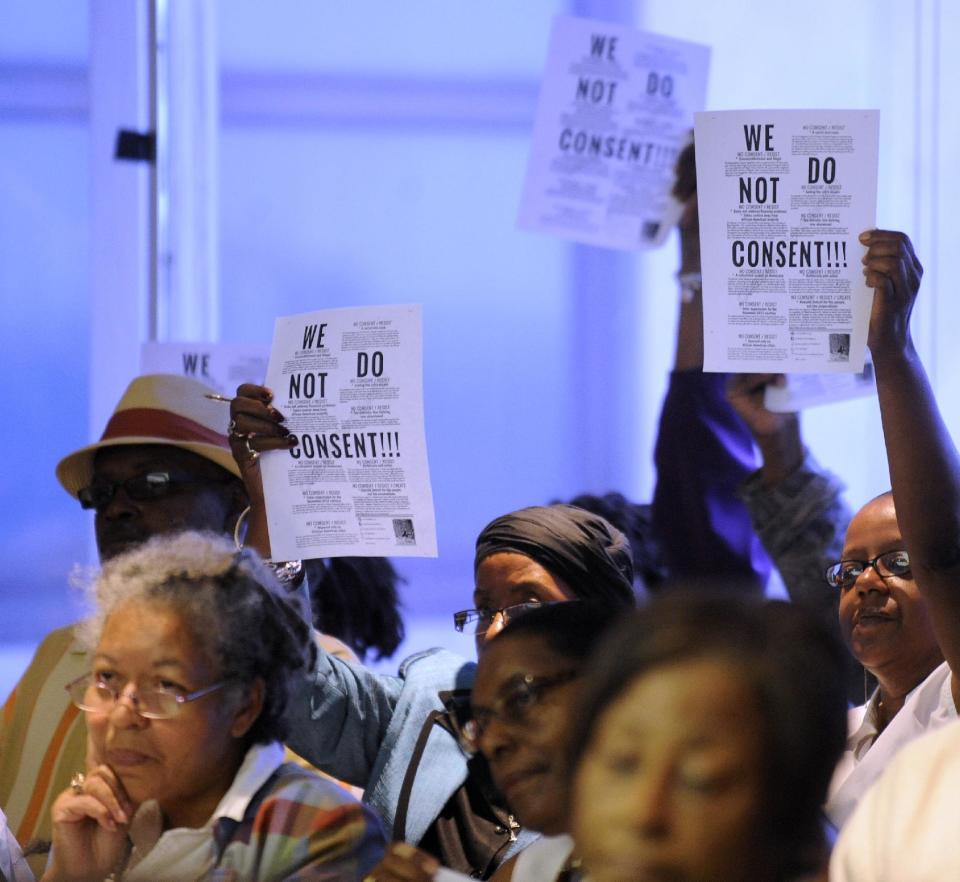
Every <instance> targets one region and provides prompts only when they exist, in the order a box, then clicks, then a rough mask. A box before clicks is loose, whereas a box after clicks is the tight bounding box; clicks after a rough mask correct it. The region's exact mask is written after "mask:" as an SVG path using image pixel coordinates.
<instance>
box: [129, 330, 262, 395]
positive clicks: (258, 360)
mask: <svg viewBox="0 0 960 882" xmlns="http://www.w3.org/2000/svg"><path fill="white" fill-rule="evenodd" d="M269 355H270V350H269V348H268V347H266V346H263V345H258V344H245V343H144V344H143V345H142V346H141V347H140V373H142V374H179V375H181V376H184V377H190V378H191V379H193V380H199V381H200V382H201V383H205V384H206V385H207V386H210V387H211V388H213V389H215V390H216V391H217V392H219V393H220V394H221V395H226V396H227V397H229V398H232V397H233V396H234V395H235V394H236V391H237V386H239V385H240V384H241V383H263V378H264V377H265V376H266V374H267V359H268V358H269Z"/></svg>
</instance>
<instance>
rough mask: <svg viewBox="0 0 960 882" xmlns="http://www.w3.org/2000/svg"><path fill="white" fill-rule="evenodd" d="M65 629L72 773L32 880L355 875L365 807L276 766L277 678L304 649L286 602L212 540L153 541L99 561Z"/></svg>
mask: <svg viewBox="0 0 960 882" xmlns="http://www.w3.org/2000/svg"><path fill="white" fill-rule="evenodd" d="M92 591H93V595H94V597H93V599H94V602H95V606H96V612H95V614H94V616H93V617H92V618H91V619H89V620H88V621H87V622H85V623H84V624H83V625H82V626H80V628H79V629H78V636H79V637H80V639H81V641H82V642H84V643H86V644H87V646H88V648H89V650H90V656H91V659H92V665H91V671H90V672H89V673H88V674H85V675H84V676H83V677H81V678H79V679H78V680H74V681H73V682H71V683H69V684H68V685H67V690H68V692H69V693H70V696H71V698H72V700H73V702H74V704H76V705H77V707H79V708H80V709H82V710H83V711H84V712H85V713H86V720H87V729H88V736H89V748H88V762H87V771H86V774H85V775H79V774H78V775H76V776H74V780H73V782H72V784H71V786H70V788H68V789H67V790H65V791H64V792H63V793H61V794H60V796H59V797H58V798H57V800H56V802H55V803H54V805H53V810H52V814H53V828H54V835H53V851H52V855H51V858H50V862H49V864H48V866H47V871H46V872H45V874H44V876H43V880H48V882H67V880H69V882H88V880H89V882H101V880H104V879H106V878H107V877H110V878H112V879H116V880H124V882H136V880H156V879H160V878H162V879H165V880H172V882H176V880H181V879H182V880H196V879H213V878H216V879H221V878H229V879H233V880H279V879H291V880H293V879H296V880H306V879H324V880H334V879H337V880H339V879H343V880H348V879H350V880H358V879H361V878H362V877H363V875H364V873H366V872H367V870H368V869H369V868H370V867H372V866H373V865H374V864H375V863H376V862H377V860H378V859H379V857H380V855H381V853H382V851H383V834H382V832H381V829H380V826H379V822H378V821H377V820H376V818H375V816H374V815H373V814H372V812H371V811H370V810H369V809H367V808H365V807H363V806H361V804H360V803H358V802H357V801H356V800H355V799H353V798H352V797H351V796H350V795H349V794H347V793H346V792H345V791H344V790H343V789H342V788H340V787H338V786H337V785H336V784H333V783H331V782H329V781H326V780H324V779H322V778H321V777H320V776H319V775H317V774H315V773H313V772H311V771H308V770H306V769H303V768H301V767H299V766H295V765H290V764H285V763H284V762H283V748H282V747H281V745H280V743H279V741H280V740H281V739H282V738H283V737H284V736H285V734H286V725H287V724H286V707H287V701H288V697H289V694H290V690H291V684H292V681H293V678H295V677H297V676H300V675H302V673H303V672H304V671H305V670H308V669H309V666H310V665H311V664H312V662H313V659H314V656H315V652H316V650H315V646H314V643H313V638H312V636H311V632H310V629H309V627H308V625H307V623H306V622H305V620H304V618H303V616H302V613H301V610H299V609H298V608H297V607H296V606H295V605H294V603H295V601H294V600H293V599H292V598H291V596H290V595H289V594H287V593H286V592H285V591H284V590H283V589H282V588H281V587H280V586H279V585H278V583H277V582H276V580H275V578H274V576H273V574H272V573H271V572H270V570H269V569H268V568H266V567H265V566H264V565H263V563H262V561H261V560H260V559H259V558H258V557H257V555H256V554H255V553H254V552H252V551H249V550H245V551H241V552H237V551H236V550H235V549H234V547H233V545H232V544H231V543H230V542H228V541H226V540H224V539H223V538H221V537H219V536H214V535H212V534H203V533H182V534H179V535H174V536H169V535H168V536H161V537H157V538H156V539H153V540H151V541H150V542H147V543H146V544H144V545H143V546H141V547H140V548H138V549H137V550H135V551H133V552H130V553H128V554H125V555H122V556H120V557H117V558H114V559H112V560H111V561H109V562H108V563H107V564H106V565H105V566H104V568H103V571H102V573H101V575H100V576H99V578H98V579H97V580H96V583H95V584H94V585H93V588H92Z"/></svg>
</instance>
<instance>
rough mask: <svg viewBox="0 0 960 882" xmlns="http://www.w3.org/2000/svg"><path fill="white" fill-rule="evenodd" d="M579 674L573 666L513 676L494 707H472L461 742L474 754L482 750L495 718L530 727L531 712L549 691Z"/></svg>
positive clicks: (461, 730) (462, 732)
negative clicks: (554, 672)
mask: <svg viewBox="0 0 960 882" xmlns="http://www.w3.org/2000/svg"><path fill="white" fill-rule="evenodd" d="M579 676H580V671H574V670H571V671H563V672H561V673H559V674H551V675H544V676H536V675H535V674H520V675H517V676H516V677H514V678H511V679H510V680H508V681H507V683H505V684H504V686H503V688H502V689H501V691H500V697H499V698H498V699H497V701H496V702H495V704H494V706H493V707H491V708H478V709H475V710H474V709H471V712H470V716H469V718H468V719H467V720H466V722H465V723H464V724H463V725H462V726H461V729H460V743H461V744H462V745H463V748H464V750H466V751H467V753H471V754H473V753H476V752H477V751H479V750H480V741H481V739H482V738H483V736H484V733H485V732H486V731H487V729H488V727H489V726H490V723H491V722H493V721H494V720H500V721H501V722H503V723H506V724H507V725H508V726H512V727H514V728H519V729H524V728H529V726H530V725H531V722H532V721H531V719H530V716H531V712H532V711H533V710H534V708H536V707H537V706H538V705H540V704H541V703H542V702H543V700H544V698H545V697H546V696H547V694H548V693H550V692H551V691H553V690H554V689H557V688H558V687H560V686H563V685H565V684H566V683H569V682H570V681H571V680H575V679H576V678H577V677H579Z"/></svg>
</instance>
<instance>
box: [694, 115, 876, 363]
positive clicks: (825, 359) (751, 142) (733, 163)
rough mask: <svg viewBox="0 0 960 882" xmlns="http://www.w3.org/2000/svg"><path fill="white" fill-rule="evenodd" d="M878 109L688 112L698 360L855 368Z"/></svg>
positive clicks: (863, 317) (863, 333)
mask: <svg viewBox="0 0 960 882" xmlns="http://www.w3.org/2000/svg"><path fill="white" fill-rule="evenodd" d="M879 122H880V119H879V113H878V112H877V111H870V110H744V111H739V110H738V111H724V112H719V113H713V112H710V113H698V114H697V115H696V144H697V196H698V204H699V211H700V257H701V262H702V272H703V332H704V370H707V371H732V372H749V373H753V372H756V373H768V372H773V373H783V372H787V371H791V372H794V373H840V372H856V371H860V370H862V369H863V362H864V354H865V349H866V339H867V324H868V321H869V318H870V306H871V303H872V302H873V291H872V290H871V289H869V288H867V287H866V284H865V283H864V277H863V272H862V264H861V262H860V258H861V257H862V256H863V254H864V252H865V251H866V249H865V248H864V246H863V245H861V244H860V242H859V241H858V236H859V235H860V233H862V232H863V231H864V230H868V229H872V228H873V227H874V226H875V223H876V207H877V160H878V131H879Z"/></svg>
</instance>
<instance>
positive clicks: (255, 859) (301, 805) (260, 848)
mask: <svg viewBox="0 0 960 882" xmlns="http://www.w3.org/2000/svg"><path fill="white" fill-rule="evenodd" d="M214 836H215V838H216V840H217V847H218V848H217V850H218V855H219V857H218V860H217V864H216V868H215V869H214V870H213V872H212V873H211V874H210V876H209V879H210V880H211V882H213V880H216V882H239V880H243V882H273V880H281V879H282V880H289V882H301V880H303V882H306V880H311V882H334V880H336V882H340V880H344V882H346V880H357V882H359V880H361V879H363V877H364V876H365V875H366V874H367V873H368V872H369V871H370V870H371V869H372V868H373V867H374V866H376V864H377V863H378V862H379V861H380V859H381V858H382V857H383V853H384V848H385V846H386V838H385V837H384V834H383V828H382V826H381V824H380V821H379V819H378V818H377V817H376V815H375V814H374V813H373V811H372V810H371V809H370V808H369V807H368V806H365V805H363V804H362V803H359V802H357V801H356V800H355V799H353V798H352V797H351V796H349V795H348V794H347V793H345V792H344V791H343V789H342V788H340V787H338V786H337V785H336V784H333V783H331V782H330V781H327V780H325V779H323V778H321V777H320V776H319V775H317V774H316V773H313V772H310V771H308V770H306V769H304V768H302V767H300V766H297V765H295V764H292V763H285V764H284V765H282V766H281V767H280V768H279V769H278V770H277V771H276V772H275V773H274V774H273V775H272V776H271V777H270V779H269V780H268V781H267V783H266V784H265V785H264V786H263V787H262V788H260V791H259V792H258V793H257V795H256V796H255V797H254V798H253V800H252V801H251V802H250V805H249V806H248V808H247V811H246V812H245V813H244V817H243V820H242V821H240V822H239V823H238V822H237V821H234V820H231V819H228V818H222V819H221V820H220V821H218V822H217V825H216V827H215V830H214Z"/></svg>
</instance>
